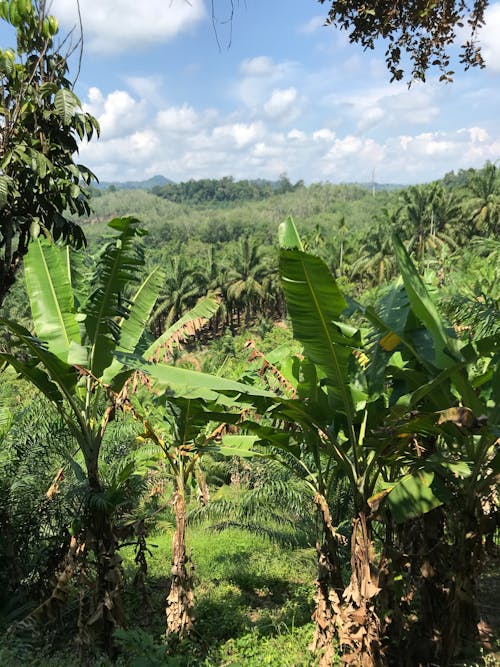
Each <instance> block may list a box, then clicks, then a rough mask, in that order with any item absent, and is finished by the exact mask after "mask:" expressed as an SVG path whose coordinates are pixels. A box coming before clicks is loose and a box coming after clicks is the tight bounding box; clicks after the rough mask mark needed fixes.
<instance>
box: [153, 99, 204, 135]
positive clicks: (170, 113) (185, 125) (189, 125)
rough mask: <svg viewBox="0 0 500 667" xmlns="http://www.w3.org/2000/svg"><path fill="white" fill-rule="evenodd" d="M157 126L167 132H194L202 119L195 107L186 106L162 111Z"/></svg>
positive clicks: (158, 116)
mask: <svg viewBox="0 0 500 667" xmlns="http://www.w3.org/2000/svg"><path fill="white" fill-rule="evenodd" d="M156 124H157V125H158V127H159V128H160V129H163V130H166V131H167V132H176V133H181V134H182V133H184V132H193V130H196V129H197V128H198V127H199V125H200V117H199V115H198V114H197V113H196V111H195V110H194V109H193V107H191V106H189V105H187V104H184V105H183V106H181V107H170V108H169V109H164V110H163V111H160V112H159V113H158V115H157V117H156Z"/></svg>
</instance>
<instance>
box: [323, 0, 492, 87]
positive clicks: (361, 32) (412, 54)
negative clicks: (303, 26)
mask: <svg viewBox="0 0 500 667" xmlns="http://www.w3.org/2000/svg"><path fill="white" fill-rule="evenodd" d="M319 2H320V3H321V4H324V3H325V2H327V3H328V5H329V6H330V9H329V11H328V16H327V19H326V23H327V25H333V26H335V27H337V28H340V29H342V30H346V31H349V41H350V42H354V43H356V44H360V45H361V46H363V47H364V48H365V49H373V48H374V46H375V42H376V40H378V39H380V38H382V39H384V40H385V44H386V46H387V48H386V52H385V56H386V64H387V68H388V70H389V72H390V74H391V81H393V80H400V79H402V78H403V76H404V69H403V65H402V60H403V61H404V58H405V56H407V57H408V58H409V60H410V63H411V75H412V79H413V80H421V81H425V77H426V74H427V71H428V70H429V69H430V68H432V67H437V68H438V70H439V71H440V72H441V77H440V80H442V81H451V79H452V76H453V74H454V72H453V71H451V70H450V69H449V68H450V55H449V48H450V47H451V46H452V45H453V43H454V41H455V39H456V36H457V30H458V29H460V28H462V27H463V25H464V24H465V23H467V24H468V33H469V36H468V38H467V39H466V41H465V42H464V43H463V44H462V52H461V55H460V62H461V63H462V64H463V65H464V67H465V69H469V68H470V67H484V61H483V57H482V55H481V48H480V46H479V45H478V43H477V33H478V29H479V28H480V27H481V26H482V25H483V23H484V13H485V10H486V7H487V6H488V4H489V3H488V0H474V1H473V2H469V1H468V0H453V2H451V1H445V2H434V1H433V0H418V1H417V2H390V3H386V2H376V0H371V1H370V2H364V1H363V0H358V1H356V2H353V1H352V0H334V1H333V2H332V1H331V0H319Z"/></svg>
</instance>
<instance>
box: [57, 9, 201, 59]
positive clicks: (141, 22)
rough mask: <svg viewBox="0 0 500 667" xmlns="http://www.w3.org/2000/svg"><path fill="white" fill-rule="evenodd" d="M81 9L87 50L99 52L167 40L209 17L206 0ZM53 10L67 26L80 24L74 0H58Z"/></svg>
mask: <svg viewBox="0 0 500 667" xmlns="http://www.w3.org/2000/svg"><path fill="white" fill-rule="evenodd" d="M80 8H81V13H82V22H83V30H84V35H85V40H86V42H85V43H86V47H88V48H89V50H91V51H95V52H99V53H111V52H121V51H128V50H130V49H137V48H138V47H140V46H141V45H145V44H152V43H158V42H163V41H167V40H169V39H172V38H173V37H175V36H176V35H177V34H179V33H180V32H183V31H185V30H187V29H189V28H191V27H192V26H193V25H195V24H196V23H198V22H199V21H200V20H201V19H203V18H204V17H205V5H204V2H203V0H190V1H189V2H185V0H171V1H170V2H169V1H167V0H147V1H144V0H143V1H142V2H136V0H84V1H83V2H82V3H81V4H80ZM52 11H53V13H54V14H55V15H56V16H57V17H58V18H59V21H60V22H61V23H62V24H63V25H64V26H66V27H69V28H71V27H73V26H74V25H77V24H78V16H77V13H76V2H75V1H74V0H54V2H53V6H52Z"/></svg>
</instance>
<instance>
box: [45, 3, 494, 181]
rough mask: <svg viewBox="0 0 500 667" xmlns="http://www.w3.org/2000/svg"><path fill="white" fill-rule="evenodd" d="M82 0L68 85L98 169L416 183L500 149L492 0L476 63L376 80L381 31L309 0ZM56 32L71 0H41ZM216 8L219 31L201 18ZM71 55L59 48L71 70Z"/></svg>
mask: <svg viewBox="0 0 500 667" xmlns="http://www.w3.org/2000/svg"><path fill="white" fill-rule="evenodd" d="M214 2H215V11H216V15H215V21H214V20H213V18H212V4H211V2H210V0H208V1H207V0H142V1H139V2H138V1H137V0H80V7H81V14H82V20H83V30H84V52H83V59H82V63H81V71H80V75H79V78H78V81H77V85H76V92H77V94H78V96H79V97H80V99H81V101H82V104H83V106H84V109H85V110H87V111H89V112H91V113H92V114H93V115H94V116H96V117H97V119H98V120H99V122H100V125H101V138H100V139H99V140H97V141H96V140H92V141H91V142H90V143H88V144H86V143H84V144H82V145H81V147H80V157H79V161H80V162H82V163H84V164H86V165H87V166H88V167H90V168H91V169H92V170H93V171H94V172H95V173H96V174H97V176H98V178H99V179H100V180H102V181H126V180H142V179H146V178H149V177H151V176H154V175H156V174H162V175H163V176H165V177H167V178H170V179H172V180H174V181H176V182H179V181H186V180H189V179H198V178H220V177H223V176H233V177H234V178H235V179H242V178H250V179H255V178H265V179H273V180H274V179H276V178H278V177H279V176H280V175H281V174H284V173H286V174H287V175H288V177H289V178H290V179H291V180H292V181H297V180H300V179H302V180H304V181H305V182H306V183H311V182H318V181H331V182H333V183H346V182H369V181H370V180H371V179H372V177H374V178H375V180H376V181H377V182H378V183H399V184H410V183H420V182H428V181H431V180H433V179H437V178H440V177H442V176H443V175H444V174H445V173H446V172H448V171H451V170H455V171H456V170H458V169H460V168H468V167H480V166H482V165H483V164H484V163H485V161H486V160H491V161H496V160H497V159H499V158H500V114H499V112H500V2H497V3H492V4H491V5H490V7H489V9H488V10H487V15H486V26H485V27H484V28H483V30H482V33H481V42H482V45H483V51H484V56H485V59H486V64H487V67H486V69H484V70H479V69H472V70H469V71H468V72H463V71H462V70H461V68H460V65H459V64H458V60H457V61H456V62H455V63H454V64H455V65H456V67H455V68H454V69H455V71H456V75H455V80H454V82H453V83H452V84H444V83H439V82H438V78H439V73H438V72H435V73H432V74H430V75H429V77H428V81H427V82H426V83H425V84H420V83H414V84H413V85H412V86H411V87H410V88H408V86H407V80H406V81H405V82H401V83H389V79H390V75H389V73H388V72H387V70H386V67H385V62H384V48H383V45H381V46H380V47H378V48H377V49H375V50H374V51H366V52H365V51H363V50H362V49H361V48H360V47H358V46H356V45H351V44H349V41H348V38H347V34H346V33H345V32H340V31H338V30H336V29H334V28H332V27H325V26H324V25H323V24H324V18H325V15H326V12H327V6H326V4H324V5H321V4H320V3H319V2H317V1H316V0H272V1H271V0H239V2H238V0H235V5H236V6H235V12H234V16H233V19H232V21H229V18H230V9H231V2H230V0H214ZM51 12H52V13H53V14H54V15H55V16H56V17H57V18H58V19H59V23H60V25H61V33H64V32H65V31H67V30H68V29H70V28H71V27H72V26H74V25H75V23H76V2H75V0H53V2H52V9H51ZM214 22H215V26H216V30H214ZM76 69H77V63H76V61H75V60H73V61H72V62H71V74H73V75H74V74H75V73H76Z"/></svg>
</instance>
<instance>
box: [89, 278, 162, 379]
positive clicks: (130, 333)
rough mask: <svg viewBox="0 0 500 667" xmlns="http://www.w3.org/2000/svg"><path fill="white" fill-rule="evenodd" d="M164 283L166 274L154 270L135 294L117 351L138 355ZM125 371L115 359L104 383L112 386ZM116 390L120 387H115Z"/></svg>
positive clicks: (122, 321) (105, 374) (122, 319)
mask: <svg viewBox="0 0 500 667" xmlns="http://www.w3.org/2000/svg"><path fill="white" fill-rule="evenodd" d="M163 281H164V274H163V272H162V271H161V270H160V269H159V268H155V269H153V271H151V273H150V274H149V275H148V276H147V278H146V279H145V280H144V281H143V283H142V284H141V285H140V287H139V289H138V290H137V292H136V293H135V295H134V297H133V299H132V302H131V305H130V309H129V312H128V315H127V317H122V318H121V320H120V321H119V323H118V327H119V331H120V338H119V341H118V345H117V346H116V350H117V351H120V352H130V353H138V354H140V352H141V351H142V350H140V349H138V348H139V346H140V343H141V341H142V339H143V336H144V331H145V328H146V325H147V322H148V320H149V318H150V316H151V312H152V310H153V308H154V305H155V303H156V300H157V298H158V295H159V293H160V290H161V288H162V285H163ZM122 369H123V366H122V364H121V363H120V362H119V361H118V360H117V359H116V357H113V360H112V362H111V364H110V365H109V366H108V367H107V368H106V369H105V370H104V372H103V376H102V379H103V382H104V383H105V384H111V382H112V380H113V379H114V378H115V377H116V376H117V375H118V374H119V373H120V372H121V370H122ZM114 388H115V390H118V389H119V387H117V386H115V387H114Z"/></svg>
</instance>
